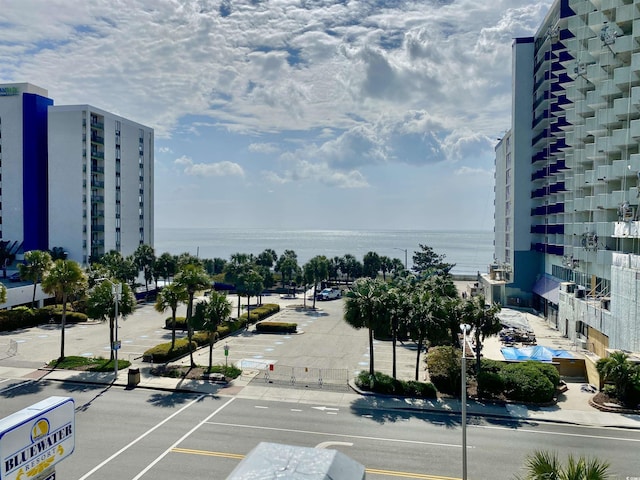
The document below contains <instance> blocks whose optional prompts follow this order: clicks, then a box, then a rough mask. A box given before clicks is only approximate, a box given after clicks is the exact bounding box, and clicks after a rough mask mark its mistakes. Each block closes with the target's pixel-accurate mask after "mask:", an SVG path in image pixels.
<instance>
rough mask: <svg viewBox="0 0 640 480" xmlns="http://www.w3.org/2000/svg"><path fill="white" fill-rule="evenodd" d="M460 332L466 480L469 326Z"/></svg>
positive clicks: (463, 469)
mask: <svg viewBox="0 0 640 480" xmlns="http://www.w3.org/2000/svg"><path fill="white" fill-rule="evenodd" d="M460 330H462V381H461V383H462V480H467V334H468V333H469V332H470V331H471V325H469V324H467V323H461V324H460Z"/></svg>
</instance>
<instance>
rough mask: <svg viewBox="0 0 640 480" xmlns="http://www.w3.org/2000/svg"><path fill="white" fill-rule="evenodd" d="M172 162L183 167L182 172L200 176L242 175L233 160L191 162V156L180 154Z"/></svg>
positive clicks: (238, 166)
mask: <svg viewBox="0 0 640 480" xmlns="http://www.w3.org/2000/svg"><path fill="white" fill-rule="evenodd" d="M174 163H175V164H176V165H179V166H182V167H184V169H183V172H184V173H185V174H186V175H193V176H202V177H228V176H240V177H242V176H244V170H243V169H242V167H241V166H240V165H238V164H237V163H233V162H227V161H225V162H217V163H193V160H192V159H191V158H189V157H187V156H182V157H180V158H177V159H176V160H175V161H174Z"/></svg>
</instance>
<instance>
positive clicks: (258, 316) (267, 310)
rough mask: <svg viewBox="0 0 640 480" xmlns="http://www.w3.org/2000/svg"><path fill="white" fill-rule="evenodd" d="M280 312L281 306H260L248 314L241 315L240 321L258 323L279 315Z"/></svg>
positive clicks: (267, 304)
mask: <svg viewBox="0 0 640 480" xmlns="http://www.w3.org/2000/svg"><path fill="white" fill-rule="evenodd" d="M279 311H280V305H278V304H277V303H265V304H264V305H260V306H259V307H256V308H254V309H253V310H251V311H250V312H248V313H243V314H242V315H240V318H239V320H243V319H244V320H245V321H248V322H249V323H250V324H251V323H256V322H258V321H260V320H264V319H265V318H267V317H270V316H271V315H273V314H275V313H278V312H279Z"/></svg>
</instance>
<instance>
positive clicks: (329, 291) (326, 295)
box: [318, 288, 342, 300]
mask: <svg viewBox="0 0 640 480" xmlns="http://www.w3.org/2000/svg"><path fill="white" fill-rule="evenodd" d="M340 297H342V292H340V290H338V289H337V288H325V289H324V290H322V291H321V292H320V293H319V294H318V300H334V299H336V298H340Z"/></svg>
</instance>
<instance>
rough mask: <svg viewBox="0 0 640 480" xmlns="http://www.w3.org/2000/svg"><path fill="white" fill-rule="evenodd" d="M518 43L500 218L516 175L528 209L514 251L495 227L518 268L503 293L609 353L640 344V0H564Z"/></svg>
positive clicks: (499, 165) (520, 203)
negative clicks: (508, 188) (510, 160)
mask: <svg viewBox="0 0 640 480" xmlns="http://www.w3.org/2000/svg"><path fill="white" fill-rule="evenodd" d="M513 54H514V64H513V67H514V73H513V74H514V97H513V102H514V111H513V119H512V129H511V132H510V134H511V140H510V142H511V154H512V162H511V178H510V184H509V181H508V180H507V173H506V172H507V170H508V168H509V166H508V165H507V162H505V161H504V158H503V157H504V152H503V150H504V147H503V146H501V145H498V148H497V149H496V184H498V183H500V187H498V186H496V225H497V226H498V225H506V224H507V222H508V220H507V218H508V217H507V213H503V209H504V208H503V207H504V203H505V201H506V200H505V198H507V197H506V196H505V195H504V193H505V192H504V190H505V189H506V188H507V186H508V185H511V186H510V188H511V189H515V191H516V192H519V193H515V199H513V200H512V201H513V202H514V203H513V204H512V205H511V213H512V218H513V215H515V216H517V217H518V218H519V221H516V223H515V224H514V229H513V238H510V241H511V242H512V243H513V245H514V248H513V251H514V252H516V254H515V255H514V256H513V258H512V259H509V258H508V256H507V255H506V254H505V253H503V252H502V250H503V248H504V247H505V245H504V243H505V242H504V240H502V239H501V240H500V241H498V236H504V234H505V233H504V232H506V231H507V230H508V229H506V228H505V229H502V227H501V228H500V229H498V227H496V260H497V261H499V262H504V263H505V264H507V265H508V269H510V270H511V271H512V275H511V277H510V278H509V279H508V280H507V282H506V283H507V284H506V286H505V289H504V292H505V293H504V297H503V298H502V303H503V304H512V305H513V304H516V303H519V304H521V305H524V306H531V307H533V308H536V309H537V310H539V311H542V312H544V314H545V316H546V317H547V318H548V319H549V321H550V322H551V323H553V324H554V325H555V326H557V328H558V329H559V330H560V331H562V332H563V333H565V334H566V335H567V336H568V337H569V338H572V339H573V340H574V341H575V342H576V344H578V345H580V346H582V347H583V348H587V349H589V350H591V351H593V352H595V353H597V354H599V355H601V356H603V355H605V353H606V349H621V350H629V351H636V352H637V351H640V301H639V299H638V289H639V288H640V217H639V213H638V212H639V204H640V198H639V190H638V182H639V181H640V152H639V148H638V142H639V141H640V6H639V4H638V3H637V2H633V1H632V0H593V1H591V0H557V1H556V2H555V3H554V4H553V6H552V7H551V10H550V11H549V13H548V15H547V17H546V19H545V21H544V23H543V24H542V25H541V26H540V28H539V30H538V32H537V33H536V35H535V36H534V37H531V38H524V39H517V40H516V41H515V42H514V48H513ZM527 78H528V80H526V79H527ZM523 82H524V83H523ZM527 82H528V83H529V84H530V85H531V88H530V89H529V86H528V85H527V84H526V83H527ZM522 86H524V88H521V87H522ZM503 142H504V139H503ZM499 196H500V198H499ZM519 207H521V208H520V209H519ZM518 209H519V212H520V213H518V214H516V213H515V211H516V210H518ZM498 217H501V218H500V221H498ZM511 221H512V222H513V220H511ZM503 230H504V231H503ZM516 245H517V247H516ZM523 247H524V248H523ZM518 251H520V252H521V254H520V255H518V253H517V252H518ZM492 282H494V280H492V279H490V278H489V276H487V279H486V281H485V282H484V283H486V284H487V285H491V284H492Z"/></svg>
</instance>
